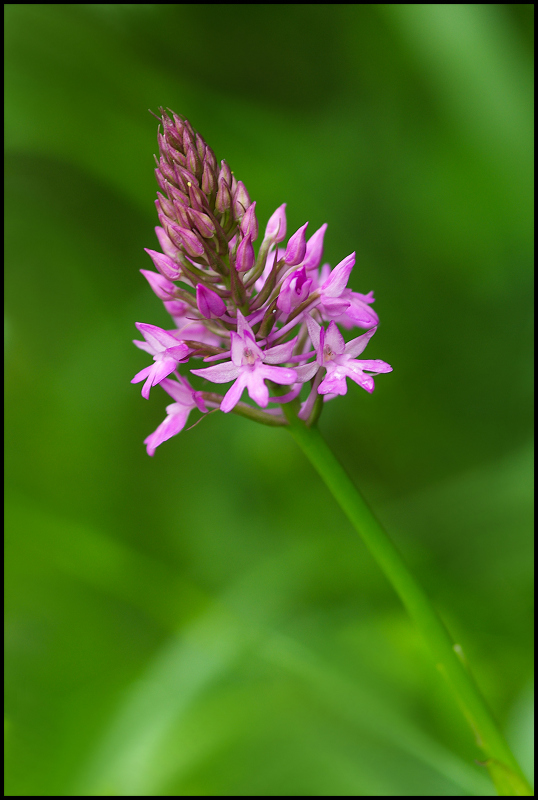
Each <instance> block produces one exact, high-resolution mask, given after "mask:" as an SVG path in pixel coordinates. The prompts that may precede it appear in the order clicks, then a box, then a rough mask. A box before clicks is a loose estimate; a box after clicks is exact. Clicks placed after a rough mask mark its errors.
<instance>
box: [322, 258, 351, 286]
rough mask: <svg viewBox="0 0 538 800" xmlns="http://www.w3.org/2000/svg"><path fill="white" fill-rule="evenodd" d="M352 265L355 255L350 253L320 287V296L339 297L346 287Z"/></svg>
mask: <svg viewBox="0 0 538 800" xmlns="http://www.w3.org/2000/svg"><path fill="white" fill-rule="evenodd" d="M354 265H355V253H351V255H349V256H347V258H344V260H343V261H341V262H340V263H339V264H338V265H337V266H336V267H335V268H334V269H333V271H332V272H331V274H330V276H329V278H328V279H327V280H326V281H325V283H324V284H323V285H322V287H321V291H322V294H323V295H324V296H326V297H339V296H340V295H341V294H342V292H343V291H344V289H345V288H346V286H347V282H348V280H349V276H350V274H351V270H352V269H353V267H354Z"/></svg>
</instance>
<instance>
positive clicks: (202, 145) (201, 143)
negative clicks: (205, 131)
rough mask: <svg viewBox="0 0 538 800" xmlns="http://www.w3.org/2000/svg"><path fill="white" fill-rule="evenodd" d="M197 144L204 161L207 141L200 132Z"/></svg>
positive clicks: (196, 140)
mask: <svg viewBox="0 0 538 800" xmlns="http://www.w3.org/2000/svg"><path fill="white" fill-rule="evenodd" d="M195 145H196V151H197V153H198V155H199V156H200V161H202V162H203V160H204V156H205V149H206V143H205V142H204V140H203V139H202V137H201V136H200V134H199V133H197V134H196V137H195Z"/></svg>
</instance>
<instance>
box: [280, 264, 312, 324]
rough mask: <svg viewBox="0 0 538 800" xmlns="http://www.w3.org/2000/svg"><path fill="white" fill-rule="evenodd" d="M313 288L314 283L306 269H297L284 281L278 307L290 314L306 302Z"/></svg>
mask: <svg viewBox="0 0 538 800" xmlns="http://www.w3.org/2000/svg"><path fill="white" fill-rule="evenodd" d="M311 287H312V281H311V279H310V278H307V276H306V269H305V268H304V267H302V268H301V269H296V270H294V272H292V273H291V275H288V277H287V278H285V279H284V281H283V283H282V286H281V289H280V293H279V295H278V300H277V307H278V308H279V309H280V311H284V312H285V313H286V314H289V313H290V311H293V309H294V308H297V306H298V305H300V304H301V303H302V302H303V300H306V298H307V297H308V295H309V293H310V289H311Z"/></svg>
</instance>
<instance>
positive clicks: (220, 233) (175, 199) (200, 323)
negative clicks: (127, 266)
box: [132, 109, 392, 455]
mask: <svg viewBox="0 0 538 800" xmlns="http://www.w3.org/2000/svg"><path fill="white" fill-rule="evenodd" d="M160 111H161V117H160V121H161V124H162V132H161V130H159V133H158V142H159V159H158V160H157V159H156V162H157V169H156V170H155V174H156V177H157V183H158V185H159V191H158V192H157V200H156V206H157V214H158V217H159V222H160V226H159V227H157V228H156V229H155V231H156V234H157V239H158V242H159V245H160V248H161V251H162V252H158V251H155V250H149V249H147V250H146V252H147V253H148V254H149V256H150V257H151V259H152V261H153V264H154V266H155V268H156V270H157V272H154V271H150V270H141V272H142V274H143V275H144V277H145V278H146V279H147V280H148V283H149V285H150V286H151V288H152V289H153V291H154V292H155V294H156V295H157V297H159V298H160V299H161V300H162V301H163V303H164V306H165V308H166V310H167V312H168V313H169V314H170V316H171V318H172V320H173V325H174V327H173V328H171V329H169V330H164V329H162V328H158V327H157V326H155V325H150V324H148V323H136V326H137V328H138V330H139V331H140V332H141V334H142V335H143V337H144V341H139V340H135V344H136V345H137V346H138V347H139V348H140V349H142V350H145V351H146V352H147V353H149V354H150V355H151V356H152V357H153V361H154V363H153V364H152V365H151V366H149V367H146V368H145V369H143V370H142V371H141V372H139V373H138V374H137V375H135V377H134V378H133V380H132V383H138V382H140V381H143V380H144V381H145V383H144V386H143V388H142V395H143V396H144V397H146V398H147V397H149V393H150V390H151V387H152V386H155V385H156V384H158V383H159V384H160V385H161V386H162V388H163V389H164V390H165V391H166V392H167V393H168V394H169V395H170V396H171V397H172V398H173V399H174V401H175V402H174V403H172V404H171V405H169V406H167V409H166V410H167V417H166V419H165V420H164V422H163V423H161V425H159V427H158V428H157V430H156V431H154V433H152V434H151V435H150V436H149V437H148V438H147V439H146V440H145V444H146V446H147V450H148V453H149V455H153V454H154V452H155V448H156V447H157V446H158V445H159V444H161V443H162V442H164V441H166V440H167V439H169V438H170V437H172V436H174V435H175V434H176V433H179V431H181V430H182V429H183V427H184V426H185V424H186V422H187V418H188V415H189V413H190V411H191V410H192V409H195V408H197V409H198V410H199V411H201V412H202V413H205V412H207V411H208V409H216V408H220V410H221V411H223V412H225V413H227V412H229V411H235V412H236V413H240V414H243V415H245V416H249V417H251V418H253V419H256V420H258V421H260V422H264V423H266V424H270V425H285V424H287V421H286V418H285V416H284V415H283V414H282V409H281V407H280V406H281V404H282V403H286V402H291V401H292V400H295V399H296V398H298V397H299V395H300V393H301V389H302V387H303V385H304V384H305V383H306V382H309V383H310V391H309V393H308V395H307V396H306V398H305V399H304V401H303V403H302V405H301V409H300V411H299V416H300V417H301V418H302V419H304V420H305V422H306V423H307V424H312V422H313V421H314V420H315V418H317V416H318V415H319V412H320V409H321V405H320V402H321V401H322V400H328V399H332V398H333V397H336V396H337V395H339V394H345V393H346V392H347V384H346V379H347V378H351V380H353V381H354V382H355V383H358V384H359V385H360V386H362V387H363V388H364V389H366V391H368V392H372V391H373V389H374V380H373V377H372V376H373V375H376V374H379V373H381V372H390V371H391V369H392V368H391V367H390V366H389V365H388V364H386V363H385V362H384V361H380V360H378V359H374V360H371V359H370V360H359V359H357V356H358V355H360V354H361V353H362V351H363V350H364V348H365V347H366V344H367V343H368V341H369V339H370V338H371V337H372V335H373V334H374V333H375V330H376V327H377V324H378V317H377V314H376V313H375V311H373V309H372V308H371V304H372V303H373V302H374V297H373V293H372V292H370V293H369V294H367V295H364V294H360V293H358V292H353V291H352V290H351V289H349V288H347V283H348V279H349V276H350V274H351V270H352V268H353V265H354V263H355V254H352V255H350V256H348V257H347V258H345V259H344V260H343V261H341V262H340V264H338V265H337V266H336V267H335V268H334V269H332V270H331V268H330V266H329V265H328V264H324V265H323V266H321V261H322V254H323V239H324V235H325V231H326V228H327V225H322V226H321V228H320V229H319V230H317V231H316V232H315V233H314V234H313V235H312V236H311V237H310V238H309V239H308V240H307V238H306V229H307V226H308V223H305V224H304V225H303V226H301V227H300V228H299V230H297V231H296V232H295V233H294V234H293V235H292V236H290V237H289V239H288V241H287V244H286V245H284V244H283V243H284V242H285V240H286V228H287V226H286V213H285V207H286V204H285V203H284V204H283V205H281V206H280V207H279V208H277V210H276V211H275V212H274V214H273V215H272V216H271V218H270V219H269V222H268V223H267V226H266V228H265V234H264V236H263V239H262V241H261V243H260V244H259V246H258V247H257V252H256V248H255V242H256V241H257V239H258V236H259V225H258V220H257V217H256V203H255V202H252V201H251V200H250V197H249V195H248V192H247V190H246V188H245V186H244V184H243V183H242V182H241V181H238V180H236V178H235V176H234V174H233V173H232V172H231V170H230V168H229V166H228V164H227V163H226V162H225V161H221V163H220V167H219V166H218V164H217V160H216V158H215V155H214V153H213V151H212V150H211V148H210V147H209V146H208V145H207V144H206V143H205V142H204V140H203V139H202V137H201V136H200V134H199V133H197V132H196V131H195V130H194V129H193V127H192V125H191V124H190V123H189V121H188V120H186V119H183V118H182V117H179V116H178V115H177V114H174V113H173V112H171V113H170V114H168V113H166V112H165V111H164V110H163V109H161V110H160ZM279 245H281V246H279ZM337 323H338V324H337ZM338 325H340V326H342V327H343V328H346V329H350V328H353V327H358V328H362V329H364V330H365V331H366V333H363V334H362V335H360V336H358V337H357V338H355V339H352V340H351V341H349V342H348V343H347V344H346V342H345V341H344V338H343V336H342V333H341V331H340V329H339V327H338ZM197 360H198V363H199V364H200V363H203V362H205V363H206V364H209V365H208V366H205V367H203V368H194V369H193V368H192V367H191V364H192V365H193V366H196V361H197ZM187 363H188V364H189V367H188V369H190V372H191V373H192V374H193V375H195V376H197V377H198V378H201V379H203V382H202V383H201V388H200V389H198V390H197V389H195V388H193V386H192V385H191V383H190V382H189V380H188V379H187V377H185V375H184V374H182V373H181V372H180V370H179V365H180V364H187ZM171 376H173V377H171ZM207 381H209V382H210V383H216V384H224V383H230V382H233V383H232V385H231V386H230V387H229V388H228V390H227V391H226V392H225V394H224V395H222V394H220V393H216V392H213V391H208V390H207ZM279 387H285V388H279ZM244 389H247V392H248V395H249V397H250V399H251V400H252V401H253V402H254V405H252V404H249V403H245V402H241V397H242V394H243V391H244ZM270 393H271V394H272V395H273V396H272V397H271V396H270ZM297 402H299V401H297ZM270 403H272V404H273V405H272V406H271V407H270V408H267V407H268V406H269V404H270ZM275 404H276V407H275ZM262 409H263V410H262Z"/></svg>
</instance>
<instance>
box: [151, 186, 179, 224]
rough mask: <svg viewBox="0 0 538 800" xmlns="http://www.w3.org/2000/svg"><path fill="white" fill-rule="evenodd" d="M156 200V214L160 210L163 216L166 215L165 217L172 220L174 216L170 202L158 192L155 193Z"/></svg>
mask: <svg viewBox="0 0 538 800" xmlns="http://www.w3.org/2000/svg"><path fill="white" fill-rule="evenodd" d="M157 198H158V199H157V200H156V201H155V204H156V206H157V212H158V211H159V208H160V209H161V211H162V212H163V214H166V216H167V217H169V219H174V217H175V215H176V214H175V211H174V206H173V205H172V203H171V202H170V200H168V199H167V198H166V197H165V196H164V195H162V194H161V193H160V192H157Z"/></svg>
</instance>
